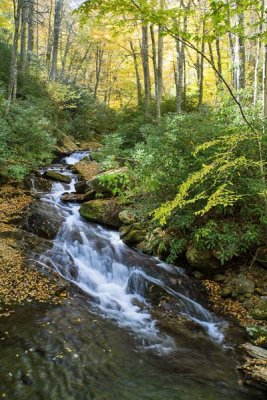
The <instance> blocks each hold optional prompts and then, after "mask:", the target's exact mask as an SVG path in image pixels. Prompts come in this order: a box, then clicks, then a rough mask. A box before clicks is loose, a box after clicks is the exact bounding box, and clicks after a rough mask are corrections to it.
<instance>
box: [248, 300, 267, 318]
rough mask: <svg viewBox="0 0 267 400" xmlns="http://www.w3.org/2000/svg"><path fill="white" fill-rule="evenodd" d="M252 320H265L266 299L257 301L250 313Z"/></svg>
mask: <svg viewBox="0 0 267 400" xmlns="http://www.w3.org/2000/svg"><path fill="white" fill-rule="evenodd" d="M251 314H252V316H253V318H254V319H258V320H267V297H264V298H263V299H261V300H260V301H259V303H258V304H257V305H256V307H255V308H254V309H253V310H252V312H251Z"/></svg>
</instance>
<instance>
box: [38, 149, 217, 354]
mask: <svg viewBox="0 0 267 400" xmlns="http://www.w3.org/2000/svg"><path fill="white" fill-rule="evenodd" d="M87 155H88V153H85V152H76V153H74V154H72V155H71V156H69V157H66V158H64V159H63V160H62V164H63V165H64V164H65V165H66V164H67V165H70V164H75V163H76V162H78V161H80V160H81V159H82V158H84V157H85V156H87ZM63 165H61V166H59V167H52V168H53V169H55V170H57V168H58V170H59V171H60V172H61V173H64V174H67V175H70V176H71V177H72V181H71V183H70V184H69V185H68V184H62V183H57V182H55V183H53V188H52V191H51V193H48V194H44V195H43V196H42V198H41V201H42V202H49V203H50V204H51V205H53V207H55V208H56V209H57V210H58V212H59V213H60V214H62V215H63V217H64V222H63V224H62V226H61V228H60V230H59V232H58V234H57V237H56V239H55V240H54V242H53V247H52V248H51V249H50V250H48V251H46V252H45V254H43V255H42V256H40V258H39V261H40V262H41V263H42V264H46V265H52V266H53V268H55V269H56V271H57V272H59V273H60V275H62V276H63V277H64V278H65V279H67V280H68V281H71V282H73V283H74V284H75V285H77V286H78V287H80V288H81V289H82V290H83V291H84V292H86V293H87V294H88V295H89V296H90V299H92V303H93V304H94V308H95V309H96V310H98V312H100V313H101V314H102V315H104V316H105V317H106V318H109V319H112V320H114V321H116V323H118V324H119V325H120V326H122V327H126V328H128V329H130V330H131V331H133V332H134V333H135V334H136V336H137V337H138V338H139V339H141V342H142V345H143V346H144V347H146V348H153V349H156V350H157V351H160V352H165V353H166V352H169V351H171V350H174V348H175V345H174V341H173V339H172V338H171V337H169V336H167V335H166V334H162V333H161V332H160V331H159V329H158V327H157V323H156V321H155V320H154V319H153V318H152V316H151V313H150V305H149V302H148V301H147V300H146V298H145V288H146V286H147V285H148V284H153V285H156V286H158V287H159V288H162V289H163V290H165V291H166V292H167V293H168V294H169V295H171V296H172V297H174V298H176V299H178V300H179V302H180V313H181V314H183V315H185V316H187V317H188V318H189V319H191V320H193V321H195V322H196V323H197V324H199V325H201V326H202V327H203V328H204V329H205V331H206V332H207V334H208V335H210V337H211V339H212V340H215V341H217V342H222V341H223V339H224V335H223V333H222V323H221V322H220V321H219V320H218V318H216V317H215V316H214V315H213V314H211V313H210V312H209V311H208V310H207V309H205V308H204V307H203V306H201V305H200V304H199V303H198V302H196V301H195V300H194V299H192V298H190V297H189V294H188V293H185V292H177V291H174V290H173V289H171V288H170V287H168V286H167V285H166V284H165V283H164V282H163V281H162V280H161V279H160V278H158V277H157V276H155V274H154V275H153V276H151V275H150V274H149V273H147V270H145V269H143V268H142V263H144V264H145V263H146V262H148V260H149V263H150V264H151V265H152V267H153V265H154V266H157V268H158V269H159V268H161V269H162V270H165V269H171V270H175V268H174V267H172V266H169V265H167V264H164V263H162V262H160V261H159V260H157V259H154V258H151V257H148V256H143V255H140V254H139V253H136V252H134V251H133V250H132V249H129V248H128V247H127V246H126V245H124V244H123V242H122V241H121V240H120V237H119V233H118V232H114V231H111V230H109V229H106V228H104V227H102V226H100V225H97V224H92V223H89V222H87V221H85V220H83V219H82V218H81V217H80V215H79V205H76V204H67V205H66V204H63V203H62V202H61V201H60V198H61V195H62V194H63V193H65V192H73V191H74V184H75V182H76V181H77V177H76V175H74V174H72V172H71V171H70V170H68V169H67V167H63ZM62 167H63V169H62ZM177 271H178V272H177ZM176 273H179V274H180V276H183V275H184V272H183V270H182V269H178V268H176ZM187 279H188V278H187Z"/></svg>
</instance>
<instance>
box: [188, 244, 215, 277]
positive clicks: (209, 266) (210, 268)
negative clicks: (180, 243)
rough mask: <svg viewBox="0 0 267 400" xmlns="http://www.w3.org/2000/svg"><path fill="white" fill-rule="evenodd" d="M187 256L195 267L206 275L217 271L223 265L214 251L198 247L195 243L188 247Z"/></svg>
mask: <svg viewBox="0 0 267 400" xmlns="http://www.w3.org/2000/svg"><path fill="white" fill-rule="evenodd" d="M186 258H187V261H188V262H189V264H190V265H191V267H192V268H193V269H195V270H198V271H200V272H202V273H203V274H204V275H211V274H213V273H216V272H217V271H218V270H220V269H221V267H222V266H221V262H220V260H219V259H218V258H217V257H216V253H215V252H214V251H212V250H206V249H198V248H197V247H196V246H195V245H194V244H193V243H192V244H190V245H189V247H188V248H187V252H186Z"/></svg>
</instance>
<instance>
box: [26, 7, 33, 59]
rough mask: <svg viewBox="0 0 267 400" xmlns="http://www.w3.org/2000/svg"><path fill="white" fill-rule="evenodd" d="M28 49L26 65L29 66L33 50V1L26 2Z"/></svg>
mask: <svg viewBox="0 0 267 400" xmlns="http://www.w3.org/2000/svg"><path fill="white" fill-rule="evenodd" d="M28 2H29V13H28V48H27V63H28V65H30V63H31V60H32V55H33V50H34V0H28Z"/></svg>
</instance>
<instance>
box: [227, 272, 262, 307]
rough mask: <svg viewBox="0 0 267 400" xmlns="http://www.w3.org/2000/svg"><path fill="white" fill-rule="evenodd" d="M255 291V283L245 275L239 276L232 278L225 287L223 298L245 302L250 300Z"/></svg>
mask: <svg viewBox="0 0 267 400" xmlns="http://www.w3.org/2000/svg"><path fill="white" fill-rule="evenodd" d="M254 290H255V284H254V282H253V281H252V280H251V279H250V278H248V277H246V275H244V274H238V275H237V276H235V277H233V278H231V279H230V280H229V281H228V282H227V283H226V285H225V287H224V289H223V291H222V296H223V297H233V298H236V299H237V300H240V301H244V300H245V299H247V298H250V297H251V296H252V294H253V293H254Z"/></svg>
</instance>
